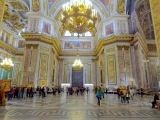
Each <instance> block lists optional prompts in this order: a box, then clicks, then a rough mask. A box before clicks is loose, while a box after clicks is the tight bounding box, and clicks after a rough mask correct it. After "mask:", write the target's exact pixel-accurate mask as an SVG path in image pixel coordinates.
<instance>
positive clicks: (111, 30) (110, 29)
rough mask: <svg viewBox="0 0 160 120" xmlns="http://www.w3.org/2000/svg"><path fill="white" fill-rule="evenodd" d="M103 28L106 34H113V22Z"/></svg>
mask: <svg viewBox="0 0 160 120" xmlns="http://www.w3.org/2000/svg"><path fill="white" fill-rule="evenodd" d="M105 30H106V35H111V34H113V33H114V29H113V23H111V24H109V25H106V27H105Z"/></svg>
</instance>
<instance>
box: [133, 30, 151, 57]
mask: <svg viewBox="0 0 160 120" xmlns="http://www.w3.org/2000/svg"><path fill="white" fill-rule="evenodd" d="M133 41H135V42H137V41H138V42H139V43H140V45H141V46H142V48H143V50H144V51H145V52H146V54H148V53H149V51H148V48H147V45H146V43H145V42H144V40H143V38H142V36H141V34H140V33H139V32H137V33H136V34H135V35H134V40H133ZM135 42H133V44H134V43H135Z"/></svg>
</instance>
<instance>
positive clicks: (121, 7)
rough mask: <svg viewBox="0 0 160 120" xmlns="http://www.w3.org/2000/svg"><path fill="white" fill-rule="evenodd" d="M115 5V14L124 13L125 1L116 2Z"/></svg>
mask: <svg viewBox="0 0 160 120" xmlns="http://www.w3.org/2000/svg"><path fill="white" fill-rule="evenodd" d="M117 5H118V7H117V12H118V13H119V14H121V13H124V11H125V0H118V1H117Z"/></svg>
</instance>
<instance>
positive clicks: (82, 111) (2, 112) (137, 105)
mask: <svg viewBox="0 0 160 120" xmlns="http://www.w3.org/2000/svg"><path fill="white" fill-rule="evenodd" d="M152 99H153V96H143V98H141V97H140V96H139V95H137V96H135V97H134V100H130V103H129V104H127V103H125V104H124V103H121V101H120V100H119V99H118V98H117V95H116V94H107V95H105V98H103V99H102V100H101V105H100V106H98V105H97V99H96V95H95V94H94V93H92V92H90V93H89V94H88V95H87V94H86V93H85V95H83V96H76V95H73V96H66V94H65V93H62V94H61V95H56V96H53V95H52V94H50V95H48V96H47V97H46V98H39V97H38V96H35V97H34V98H32V99H30V98H27V99H25V100H24V99H21V100H18V99H16V98H15V99H13V100H12V101H8V102H7V106H5V107H0V120H160V110H157V109H152V108H151V103H150V101H152Z"/></svg>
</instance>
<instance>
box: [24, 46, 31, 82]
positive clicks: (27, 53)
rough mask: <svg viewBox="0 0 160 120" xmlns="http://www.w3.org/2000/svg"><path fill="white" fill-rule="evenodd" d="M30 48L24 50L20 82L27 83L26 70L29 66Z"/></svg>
mask: <svg viewBox="0 0 160 120" xmlns="http://www.w3.org/2000/svg"><path fill="white" fill-rule="evenodd" d="M30 58H31V50H29V49H27V50H26V55H25V60H24V72H23V81H22V84H24V85H26V84H28V77H29V76H28V71H29V66H30Z"/></svg>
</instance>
